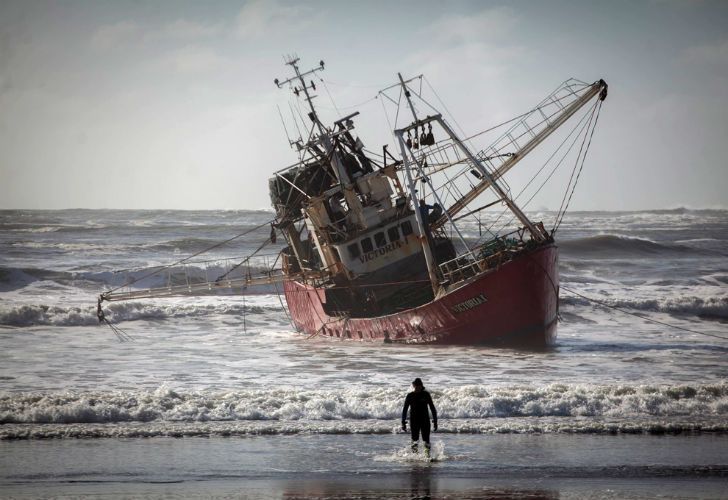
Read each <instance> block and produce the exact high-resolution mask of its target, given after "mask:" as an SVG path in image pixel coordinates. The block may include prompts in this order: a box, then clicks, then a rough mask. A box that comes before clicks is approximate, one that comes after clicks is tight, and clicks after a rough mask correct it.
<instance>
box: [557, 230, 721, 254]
mask: <svg viewBox="0 0 728 500" xmlns="http://www.w3.org/2000/svg"><path fill="white" fill-rule="evenodd" d="M559 248H560V249H561V250H563V252H564V253H565V254H567V255H569V254H572V255H587V256H592V255H593V256H602V255H603V256H610V257H615V256H617V257H624V256H641V257H649V256H655V257H659V256H663V255H673V256H675V255H685V256H688V255H691V254H692V255H695V254H700V255H702V254H706V253H709V252H708V251H706V250H701V249H696V248H692V247H689V246H685V245H678V244H666V243H657V242H655V241H652V240H649V239H645V238H634V237H631V236H621V235H615V234H601V235H597V236H590V237H587V238H577V239H574V240H564V241H560V242H559Z"/></svg>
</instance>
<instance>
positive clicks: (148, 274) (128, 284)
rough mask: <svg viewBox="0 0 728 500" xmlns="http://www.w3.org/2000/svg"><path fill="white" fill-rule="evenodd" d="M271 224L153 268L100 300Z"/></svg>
mask: <svg viewBox="0 0 728 500" xmlns="http://www.w3.org/2000/svg"><path fill="white" fill-rule="evenodd" d="M273 222H275V219H271V220H269V221H266V222H264V223H262V224H260V225H258V226H255V227H253V228H250V229H248V230H247V231H245V232H242V233H240V234H238V235H235V236H233V237H232V238H228V239H226V240H224V241H221V242H219V243H216V244H214V245H212V246H211V247H208V248H206V249H204V250H200V251H199V252H196V253H194V254H192V255H190V256H188V257H185V258H184V259H180V260H178V261H177V262H173V263H172V264H168V265H166V266H161V267H158V268H153V269H156V271H153V272H151V273H147V274H144V275H142V276H140V277H138V278H134V279H133V280H131V281H127V282H126V283H124V284H123V285H119V286H117V287H116V288H112V289H111V290H108V291H106V292H104V293H102V294H101V299H104V298H105V296H106V295H108V294H110V293H113V292H115V291H117V290H119V289H120V288H124V287H127V286H130V285H133V284H134V283H136V282H138V281H141V280H143V279H146V278H150V277H152V276H155V275H157V274H159V273H160V272H162V271H164V270H166V269H169V268H171V267H174V266H178V265H180V264H182V263H184V262H187V261H188V260H190V259H193V258H194V257H197V256H198V255H201V254H203V253H206V252H209V251H210V250H214V249H215V248H218V247H221V246H223V245H226V244H228V243H230V242H231V241H234V240H236V239H238V238H241V237H243V236H245V235H246V234H249V233H252V232H253V231H256V230H258V229H260V228H262V227H264V226H267V225H269V224H271V223H273Z"/></svg>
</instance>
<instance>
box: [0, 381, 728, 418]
mask: <svg viewBox="0 0 728 500" xmlns="http://www.w3.org/2000/svg"><path fill="white" fill-rule="evenodd" d="M432 394H433V397H434V399H435V402H436V404H437V408H438V415H439V417H440V418H441V419H448V420H455V421H456V422H455V423H453V425H452V426H451V428H463V429H467V427H468V426H469V425H471V426H472V425H474V426H476V427H477V426H479V425H480V424H482V422H480V423H478V422H476V423H472V422H469V421H471V420H482V419H504V418H515V417H518V418H522V417H549V418H556V417H559V418H561V417H568V418H577V419H579V418H585V417H588V418H587V420H592V419H594V418H597V419H607V420H609V419H617V420H621V419H627V420H630V421H635V422H636V421H638V420H645V421H649V422H655V421H657V420H655V419H676V418H677V419H683V420H686V421H687V420H690V419H698V420H701V419H706V418H707V419H710V418H714V419H715V418H717V419H719V420H720V419H722V420H723V422H724V424H725V425H724V427H727V428H728V423H726V422H728V421H727V420H726V417H728V383H718V384H712V385H682V386H656V385H651V386H630V385H611V386H589V385H564V384H555V385H549V386H545V387H504V388H490V387H485V386H464V387H458V388H452V389H445V390H441V391H433V392H432ZM401 400H402V394H401V391H398V390H394V389H373V390H361V389H351V390H343V391H342V390H336V391H327V390H307V391H302V390H296V389H283V388H281V389H272V390H241V391H232V392H211V391H186V392H183V391H175V390H172V389H171V388H169V387H167V386H162V387H160V388H159V389H157V390H155V391H90V392H75V391H71V392H63V393H55V392H54V393H4V394H2V395H0V424H3V425H5V424H80V423H95V424H101V423H119V422H126V423H134V422H136V423H139V422H143V423H148V422H153V423H154V422H156V423H159V422H173V423H184V422H249V421H264V422H269V421H276V422H289V423H290V422H300V423H301V424H302V425H310V423H311V422H312V421H313V422H321V421H323V422H333V421H341V420H349V421H362V420H380V421H381V420H386V421H390V422H391V421H394V422H396V421H397V420H398V419H399V417H400V416H401V411H402V407H401ZM490 424H493V422H490ZM387 425H390V424H387ZM334 427H335V426H334ZM385 427H386V426H385Z"/></svg>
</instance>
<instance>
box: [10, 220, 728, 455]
mask: <svg viewBox="0 0 728 500" xmlns="http://www.w3.org/2000/svg"><path fill="white" fill-rule="evenodd" d="M530 216H531V217H532V218H533V219H535V220H542V219H543V220H546V221H547V227H549V225H548V222H549V221H552V219H553V217H554V214H553V213H549V212H543V213H530ZM272 218H273V214H272V213H271V212H269V211H265V210H261V211H131V210H119V211H117V210H109V211H98V210H67V211H16V210H13V211H8V210H6V211H0V347H1V349H0V438H2V439H18V438H22V439H31V440H33V439H36V438H54V437H66V438H68V437H71V438H72V437H84V438H89V437H91V438H93V437H98V438H101V437H152V436H229V435H261V434H263V435H269V436H286V435H291V434H293V435H339V434H363V435H367V434H370V435H383V434H391V433H393V432H396V431H397V429H398V427H399V425H398V420H399V416H400V412H401V403H402V400H403V398H404V395H405V393H406V392H407V391H408V390H409V384H410V382H411V380H412V379H413V378H415V377H420V378H422V379H423V380H424V382H425V385H426V386H427V387H428V389H429V390H430V391H431V393H432V394H433V397H434V400H435V403H436V405H437V407H438V411H439V414H440V428H441V431H442V432H444V433H446V434H447V433H457V434H503V433H506V434H508V433H512V434H542V433H547V434H558V435H560V434H573V433H579V434H594V435H597V434H605V433H606V434H610V433H629V434H648V433H655V432H657V433H664V432H667V433H680V432H685V431H690V432H693V433H706V432H724V431H726V430H728V377H727V375H728V370H727V368H728V363H727V362H726V354H727V353H728V340H724V339H722V338H719V337H726V338H728V259H727V258H726V257H728V212H727V211H725V210H689V209H676V210H663V211H643V212H581V213H580V212H575V213H570V214H568V215H567V216H566V218H565V219H564V222H563V224H562V226H561V227H560V228H559V231H558V232H557V234H556V239H557V243H558V245H559V247H560V250H561V268H560V272H561V285H562V291H561V322H560V323H559V327H558V328H559V329H558V341H557V344H556V346H555V347H554V348H552V349H548V350H545V351H536V352H534V351H522V350H516V349H502V348H489V347H448V346H404V345H393V344H373V343H360V342H351V341H349V342H347V341H339V340H331V339H325V338H318V337H315V338H311V339H309V338H307V337H306V336H304V335H302V334H298V333H295V332H294V331H293V329H292V327H291V324H290V322H289V319H288V317H287V313H286V311H285V309H284V307H283V301H282V298H281V296H280V295H279V294H278V293H277V292H278V290H276V288H275V287H273V286H268V287H265V288H262V289H259V290H257V291H256V290H252V289H251V290H246V291H241V290H232V291H229V292H227V293H226V294H225V295H222V296H204V297H178V298H171V299H155V300H136V301H131V302H120V303H112V304H105V305H104V308H105V311H106V314H107V317H108V318H109V319H110V320H111V321H112V322H113V323H114V324H116V325H118V326H119V327H121V328H122V329H123V330H124V331H125V332H126V333H128V334H129V335H131V336H132V337H133V339H134V340H133V341H131V342H119V340H118V339H117V338H116V337H115V336H114V335H113V333H112V331H111V330H110V329H109V328H108V327H107V326H105V325H99V323H98V320H97V318H96V298H97V296H98V295H99V293H101V292H102V291H105V290H108V289H110V288H114V287H117V286H120V285H123V284H124V283H126V282H127V280H129V279H139V281H137V282H136V283H135V284H134V285H133V286H132V288H143V287H146V286H160V285H163V284H166V283H174V284H179V283H185V282H186V281H187V280H191V281H196V280H202V279H215V277H216V276H219V275H220V274H222V273H224V272H226V271H227V270H229V269H231V266H233V265H234V264H235V263H239V262H241V261H242V259H243V257H245V256H246V255H249V254H250V253H252V252H253V251H254V250H255V249H257V248H258V247H259V246H260V244H261V243H262V242H263V241H265V240H266V239H267V237H268V236H269V232H270V227H269V226H268V225H267V222H269V221H270V220H271V219H272ZM499 223H500V221H499V220H498V218H497V216H496V215H494V214H493V215H491V214H485V215H484V216H483V218H482V219H481V220H480V222H477V221H475V220H471V221H469V222H467V223H466V224H465V226H464V230H465V236H466V238H467V239H468V240H470V241H475V240H478V239H481V238H486V237H487V235H488V231H489V230H491V231H496V230H497V229H498V224H499ZM258 226H260V229H257V230H254V231H252V232H250V233H248V234H246V235H245V236H243V237H240V238H238V239H235V240H233V241H231V242H230V243H228V244H226V245H222V246H219V247H217V248H215V249H214V250H213V251H212V252H209V253H206V254H203V255H200V256H198V257H196V258H194V259H192V260H191V261H189V262H186V263H185V265H183V266H176V267H174V268H172V269H169V270H166V271H165V272H163V273H160V274H158V275H154V276H148V274H149V271H148V268H149V267H150V266H163V265H167V264H170V263H174V262H175V261H178V260H180V259H183V258H185V257H187V256H189V255H192V254H194V253H197V252H199V251H201V250H204V249H205V248H208V247H210V246H212V245H214V244H216V243H218V242H220V241H223V240H227V239H229V238H231V237H232V236H235V235H237V234H242V233H245V232H246V231H249V230H251V229H253V228H256V227H258ZM280 243H281V241H280V240H279V242H278V244H277V246H275V245H274V246H272V247H269V248H266V249H265V250H264V251H263V252H261V253H260V254H258V255H257V256H256V257H255V258H254V259H253V260H252V261H251V262H252V266H253V268H254V269H260V268H263V267H265V266H266V265H270V264H273V263H274V262H275V254H276V252H277V251H278V250H279V249H280ZM203 260H205V262H202V261H203ZM241 269H243V268H240V269H238V270H237V272H243V271H242V270H241ZM572 291H574V292H578V293H579V294H581V295H584V296H587V297H592V298H594V299H598V300H599V301H600V302H602V303H604V304H607V305H609V306H614V307H618V308H620V309H622V310H623V311H625V312H621V311H617V310H614V309H610V308H605V307H603V306H600V305H597V304H595V303H594V302H591V301H589V300H587V299H584V298H582V297H580V296H578V295H575V294H573V293H572ZM241 292H244V293H245V295H243V294H241ZM627 313H631V314H627ZM639 316H643V317H639ZM644 317H646V318H649V319H654V320H658V321H660V322H663V323H668V324H671V325H675V326H678V327H681V328H683V329H676V328H671V327H668V326H665V325H663V324H659V323H654V322H651V321H648V320H647V319H644ZM687 330H692V331H693V332H700V333H693V332H691V331H687ZM384 456H388V455H387V454H386V453H385V454H384Z"/></svg>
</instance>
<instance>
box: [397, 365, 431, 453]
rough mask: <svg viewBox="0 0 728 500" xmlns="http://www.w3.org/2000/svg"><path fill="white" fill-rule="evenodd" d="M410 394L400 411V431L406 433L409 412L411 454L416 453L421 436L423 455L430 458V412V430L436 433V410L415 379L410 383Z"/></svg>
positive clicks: (419, 381) (420, 382) (417, 379)
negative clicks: (408, 412)
mask: <svg viewBox="0 0 728 500" xmlns="http://www.w3.org/2000/svg"><path fill="white" fill-rule="evenodd" d="M412 388H413V389H414V390H413V391H412V392H410V393H409V394H407V397H406V398H405V399H404V408H403V409H402V430H403V431H405V432H406V431H407V410H410V416H409V418H410V431H411V432H412V452H413V453H417V445H418V442H419V440H420V433H421V434H422V441H424V443H425V455H427V456H428V457H429V456H430V412H429V411H428V408H429V409H430V410H432V430H433V431H437V410H436V409H435V404H434V403H433V402H432V396H430V393H429V392H427V391H426V390H425V386H424V385H422V380H420V379H419V378H416V379H415V381H414V382H412Z"/></svg>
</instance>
